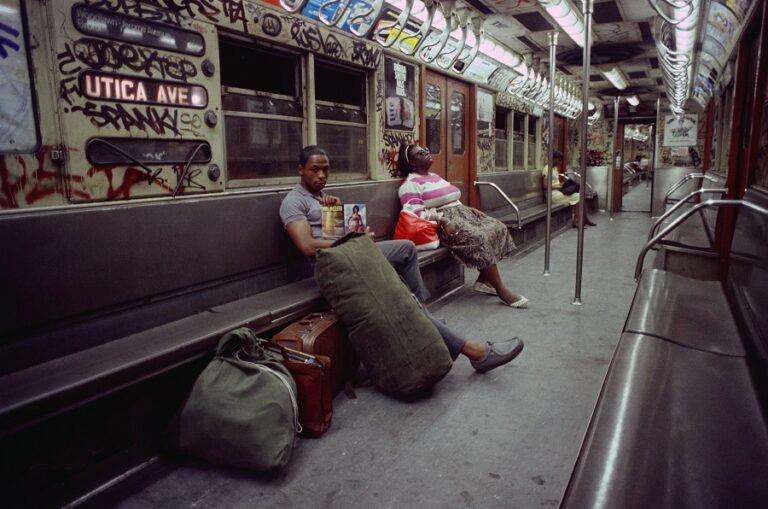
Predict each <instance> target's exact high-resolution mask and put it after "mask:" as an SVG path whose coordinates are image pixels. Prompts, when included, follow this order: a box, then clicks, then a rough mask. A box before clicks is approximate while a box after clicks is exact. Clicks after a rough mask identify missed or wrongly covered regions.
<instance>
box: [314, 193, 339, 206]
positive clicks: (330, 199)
mask: <svg viewBox="0 0 768 509" xmlns="http://www.w3.org/2000/svg"><path fill="white" fill-rule="evenodd" d="M319 201H320V205H325V206H328V205H341V198H339V197H338V196H331V195H330V194H325V195H323V196H321V197H320V200H319Z"/></svg>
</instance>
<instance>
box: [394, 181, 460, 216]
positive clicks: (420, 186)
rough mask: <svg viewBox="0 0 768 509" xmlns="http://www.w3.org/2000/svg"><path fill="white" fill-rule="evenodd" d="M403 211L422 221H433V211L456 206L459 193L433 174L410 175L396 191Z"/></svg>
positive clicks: (448, 183)
mask: <svg viewBox="0 0 768 509" xmlns="http://www.w3.org/2000/svg"><path fill="white" fill-rule="evenodd" d="M397 194H398V196H399V197H400V203H401V204H402V205H403V210H407V211H410V212H413V213H414V214H416V215H417V216H419V217H421V218H423V219H430V220H435V219H437V214H436V213H435V211H434V209H435V208H437V207H443V206H445V205H453V204H455V205H458V204H459V201H458V200H459V198H461V191H460V190H459V188H457V187H456V186H454V185H452V184H451V183H450V182H447V181H446V180H444V179H442V178H441V177H439V176H438V175H435V174H434V173H429V174H428V175H421V174H419V173H416V172H414V173H411V174H410V175H408V177H407V178H406V179H405V181H404V182H403V183H402V185H401V186H400V189H399V190H398V191H397Z"/></svg>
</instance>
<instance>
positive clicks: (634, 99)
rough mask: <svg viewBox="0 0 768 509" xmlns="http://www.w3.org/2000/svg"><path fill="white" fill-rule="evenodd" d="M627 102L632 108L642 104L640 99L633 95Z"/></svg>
mask: <svg viewBox="0 0 768 509" xmlns="http://www.w3.org/2000/svg"><path fill="white" fill-rule="evenodd" d="M627 102H628V103H629V104H631V105H632V106H637V105H638V104H640V99H638V98H637V96H636V95H631V96H629V97H627Z"/></svg>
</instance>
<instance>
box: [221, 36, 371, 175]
mask: <svg viewBox="0 0 768 509" xmlns="http://www.w3.org/2000/svg"><path fill="white" fill-rule="evenodd" d="M221 40H226V41H234V42H236V43H247V44H250V45H253V46H254V47H255V48H258V49H259V50H266V51H276V52H281V53H286V54H290V55H293V56H296V57H298V58H297V59H296V65H295V69H294V72H295V77H296V79H295V91H296V96H295V97H292V96H287V95H284V94H277V93H273V92H266V91H262V90H251V89H242V88H238V87H230V86H225V85H223V84H221V82H220V90H221V96H222V98H223V97H224V96H225V95H226V94H240V95H247V96H251V97H267V98H273V99H279V100H282V101H286V100H287V101H297V104H298V105H299V106H300V107H301V111H302V116H301V117H294V116H290V115H274V114H269V113H253V112H246V111H237V110H225V109H223V106H222V116H223V117H224V118H225V119H226V117H238V118H255V119H264V120H281V121H287V122H296V123H299V122H300V123H301V139H302V142H301V145H302V146H306V145H309V144H312V143H316V140H317V126H318V125H338V126H348V127H359V128H363V129H365V140H366V148H365V157H364V161H365V165H366V169H365V172H344V173H339V172H336V171H334V170H333V155H331V174H330V176H329V178H328V183H329V184H334V183H342V182H344V183H347V182H355V181H368V180H370V179H371V174H372V164H373V161H372V159H371V156H370V150H369V147H370V146H371V144H372V143H373V142H374V141H375V140H373V139H372V134H371V133H372V131H373V130H374V128H375V124H374V123H373V119H372V117H374V116H375V115H371V104H372V98H371V86H372V84H371V80H372V79H373V73H372V72H371V71H370V70H368V69H364V68H359V67H355V66H351V65H346V64H344V63H340V62H333V61H330V60H324V59H318V58H316V56H315V54H314V53H312V52H308V51H297V50H295V49H293V48H288V47H284V46H281V45H277V44H272V43H269V42H265V41H262V40H260V39H259V40H256V39H252V38H248V37H243V36H239V35H236V34H232V33H229V32H221V33H220V34H219V41H221ZM220 46H221V44H220V43H219V47H220ZM317 62H320V63H322V64H323V65H329V66H332V67H343V68H346V69H348V70H351V71H354V72H358V73H361V74H362V78H363V86H364V89H363V94H362V97H363V100H364V101H365V105H364V106H360V105H354V104H346V103H335V102H331V101H322V100H321V101H318V100H316V99H315V73H314V68H315V64H316V63H317ZM222 102H223V101H222ZM318 105H320V106H341V107H344V108H346V109H353V110H356V111H362V112H364V113H365V116H366V121H365V122H363V123H358V122H346V121H341V120H329V119H321V118H318V117H317V106H318ZM222 136H223V151H224V161H226V162H227V164H228V161H229V155H228V145H227V132H226V121H224V122H223V124H222ZM310 140H311V141H310ZM297 155H298V154H297ZM296 165H297V166H298V161H297V162H296ZM297 176H298V169H297V173H296V175H292V176H275V177H262V178H232V177H231V175H230V174H229V172H228V171H227V177H226V188H228V189H235V188H237V189H240V188H265V187H275V186H284V185H290V184H295V183H296V182H297Z"/></svg>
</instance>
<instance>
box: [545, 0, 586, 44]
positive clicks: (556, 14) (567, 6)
mask: <svg viewBox="0 0 768 509" xmlns="http://www.w3.org/2000/svg"><path fill="white" fill-rule="evenodd" d="M539 3H540V4H541V6H542V7H544V10H546V11H547V14H549V15H550V16H552V18H553V19H554V20H555V22H556V23H557V24H558V25H559V26H560V28H562V29H563V31H564V32H565V33H566V34H568V36H569V37H570V38H571V39H573V42H575V43H576V44H578V45H579V46H581V47H582V48H583V47H584V42H585V40H584V20H583V19H581V15H580V14H579V12H578V11H577V10H576V8H575V7H573V6H572V5H571V3H570V2H569V1H568V0H539Z"/></svg>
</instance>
